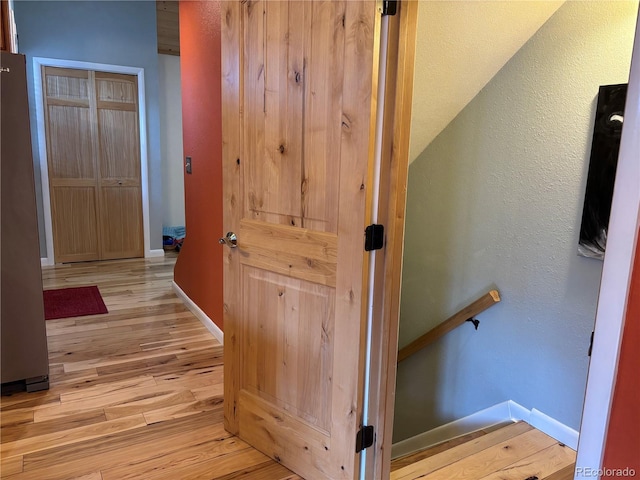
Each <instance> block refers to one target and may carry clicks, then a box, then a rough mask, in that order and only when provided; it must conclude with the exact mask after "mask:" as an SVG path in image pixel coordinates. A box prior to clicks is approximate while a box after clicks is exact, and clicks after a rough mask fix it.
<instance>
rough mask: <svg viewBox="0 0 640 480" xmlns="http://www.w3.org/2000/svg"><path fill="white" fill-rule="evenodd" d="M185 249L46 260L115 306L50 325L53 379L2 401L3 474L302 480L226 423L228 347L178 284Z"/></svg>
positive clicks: (62, 282) (51, 271)
mask: <svg viewBox="0 0 640 480" xmlns="http://www.w3.org/2000/svg"><path fill="white" fill-rule="evenodd" d="M175 258H176V257H175V255H173V256H167V257H165V258H159V259H148V260H120V261H110V262H95V263H79V264H72V265H71V264H70V265H63V266H57V267H53V268H47V267H45V268H43V282H44V288H45V289H48V288H63V287H70V286H81V285H98V287H99V289H100V292H101V294H102V296H103V298H104V301H105V304H106V306H107V308H108V310H109V313H108V314H106V315H94V316H87V317H78V318H71V319H59V320H48V321H47V322H46V326H47V337H48V343H49V362H50V381H51V388H50V389H49V390H48V391H45V392H37V393H17V394H14V395H12V396H3V397H2V398H1V400H0V422H1V431H0V436H1V442H0V456H1V465H0V477H1V478H3V479H5V478H6V479H11V480H23V479H30V480H58V479H59V480H63V479H64V480H72V479H77V480H80V479H82V480H116V479H117V480H123V479H145V480H156V479H158V480H159V479H176V480H183V479H192V478H193V479H196V478H198V479H218V480H231V479H245V478H246V479H256V480H259V479H264V480H272V479H273V480H294V479H300V477H298V476H297V475H294V474H292V473H291V472H290V471H288V470H287V469H286V468H284V467H282V466H281V465H279V464H278V463H276V462H273V461H272V460H270V459H269V458H267V457H266V456H265V455H263V454H261V453H260V452H258V451H256V450H255V449H253V448H251V447H250V446H249V445H247V444H246V443H244V442H242V441H241V440H239V439H237V438H235V437H233V436H231V435H229V434H228V433H227V432H225V430H224V428H223V426H222V421H223V410H222V391H223V388H222V382H223V372H222V368H223V365H222V346H221V345H220V344H219V343H218V342H217V340H215V338H213V337H212V336H211V334H210V333H209V332H208V331H207V330H206V329H205V328H204V327H203V325H202V324H201V323H200V321H199V320H197V319H196V318H195V317H194V316H193V315H192V314H191V312H189V311H188V310H187V309H186V308H185V306H184V305H183V304H182V302H181V301H180V300H179V299H178V298H177V297H176V295H175V294H174V293H173V291H172V289H171V281H172V279H173V265H174V263H175Z"/></svg>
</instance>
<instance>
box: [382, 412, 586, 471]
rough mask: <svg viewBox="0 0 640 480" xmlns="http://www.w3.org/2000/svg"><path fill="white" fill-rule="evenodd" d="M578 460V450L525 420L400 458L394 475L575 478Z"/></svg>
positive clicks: (393, 467) (395, 462)
mask: <svg viewBox="0 0 640 480" xmlns="http://www.w3.org/2000/svg"><path fill="white" fill-rule="evenodd" d="M575 460H576V452H575V451H574V450H572V449H570V448H569V447H567V446H565V445H562V444H561V443H559V442H558V441H557V440H555V439H553V438H551V437H549V436H548V435H545V434H544V433H542V432H540V431H539V430H536V429H535V428H533V427H531V426H530V425H528V424H527V423H524V422H519V423H513V424H510V425H507V426H504V427H502V428H499V429H497V430H485V431H478V432H475V433H473V434H470V435H467V436H465V437H461V438H458V439H454V440H451V441H449V442H445V443H443V444H441V445H437V446H435V447H432V448H430V449H427V450H424V451H421V452H418V453H415V454H412V455H408V456H406V457H402V458H399V459H396V460H394V461H393V462H392V463H391V480H415V479H421V480H480V479H482V480H533V479H536V480H572V479H573V471H574V468H575Z"/></svg>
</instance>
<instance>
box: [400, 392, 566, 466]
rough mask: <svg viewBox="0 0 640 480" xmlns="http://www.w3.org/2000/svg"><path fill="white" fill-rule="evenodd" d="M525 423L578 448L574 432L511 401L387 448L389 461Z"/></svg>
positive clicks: (536, 411) (546, 416) (539, 413)
mask: <svg viewBox="0 0 640 480" xmlns="http://www.w3.org/2000/svg"><path fill="white" fill-rule="evenodd" d="M521 420H522V421H525V422H527V423H529V424H530V425H532V426H533V427H535V428H537V429H538V430H540V431H541V432H544V433H546V434H547V435H549V436H550V437H553V438H555V439H556V440H558V441H559V442H561V443H564V444H565V445H567V446H568V447H570V448H573V449H574V450H575V449H576V448H577V447H578V432H576V431H575V430H573V429H572V428H569V427H567V426H566V425H564V424H562V423H560V422H559V421H557V420H556V419H554V418H551V417H549V416H548V415H545V414H544V413H542V412H540V411H539V410H536V409H535V408H534V409H533V410H527V409H526V408H524V407H523V406H522V405H519V404H517V403H516V402H514V401H513V400H507V401H506V402H502V403H499V404H497V405H494V406H492V407H489V408H486V409H484V410H481V411H479V412H476V413H473V414H471V415H468V416H466V417H464V418H461V419H459V420H455V421H453V422H450V423H447V424H445V425H442V426H440V427H436V428H434V429H433V430H429V431H428V432H424V433H421V434H419V435H416V436H415V437H411V438H407V439H405V440H402V441H400V442H397V443H394V444H393V445H392V446H391V458H398V457H403V456H405V455H409V454H411V453H414V452H418V451H420V450H423V449H425V448H429V447H431V446H433V445H437V444H438V443H442V442H446V441H447V440H451V439H453V438H456V437H460V436H462V435H467V434H469V433H473V432H476V431H478V430H482V429H485V428H489V427H492V426H494V425H497V424H499V423H504V422H519V421H521Z"/></svg>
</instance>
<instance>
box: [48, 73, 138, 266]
mask: <svg viewBox="0 0 640 480" xmlns="http://www.w3.org/2000/svg"><path fill="white" fill-rule="evenodd" d="M43 79H44V80H43V82H44V86H43V87H44V102H45V124H46V136H47V165H48V173H49V192H50V201H51V212H52V227H53V245H54V257H55V261H56V262H74V261H87V260H103V259H109V258H130V257H141V256H143V254H144V251H143V230H142V198H141V184H140V146H139V134H138V113H137V112H138V103H137V98H138V95H137V79H136V77H135V76H131V75H113V74H107V73H101V72H93V71H87V70H77V69H63V68H55V67H44V72H43Z"/></svg>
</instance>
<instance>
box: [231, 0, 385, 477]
mask: <svg viewBox="0 0 640 480" xmlns="http://www.w3.org/2000/svg"><path fill="white" fill-rule="evenodd" d="M222 5H223V6H222V17H221V18H222V23H223V25H222V62H223V63H222V72H223V73H222V74H223V87H222V90H223V91H222V98H223V170H224V206H225V213H224V224H225V228H226V229H227V230H229V231H233V232H235V233H236V234H237V247H236V248H228V249H227V248H226V247H225V251H224V255H225V267H224V300H225V317H224V327H225V425H226V428H227V429H228V430H229V431H231V432H233V433H235V434H237V435H239V436H240V437H241V438H242V439H244V440H245V441H247V442H249V443H250V444H251V445H253V446H255V447H256V448H258V449H259V450H261V451H263V452H264V453H266V454H268V455H269V456H271V457H272V458H274V459H276V460H277V461H280V462H282V463H283V464H284V465H285V466H287V467H289V468H291V469H292V470H294V471H295V472H297V473H299V474H300V475H302V476H303V477H304V478H306V479H337V478H341V479H342V478H354V477H355V475H357V472H358V465H357V462H358V459H359V455H357V454H356V446H355V445H356V432H357V430H358V428H359V427H360V423H361V420H362V419H361V414H362V402H363V399H362V383H363V361H364V354H363V348H364V346H363V344H364V341H363V334H364V327H363V325H364V318H365V305H366V296H367V292H366V285H364V282H363V278H365V277H364V276H365V273H366V272H365V270H366V262H365V261H364V260H365V252H364V248H363V247H364V229H365V213H366V211H367V208H368V203H370V197H371V195H370V189H369V188H368V185H369V177H368V170H369V161H370V157H371V155H370V152H372V125H373V124H372V121H373V120H374V119H373V116H374V115H373V112H375V101H374V98H373V95H372V92H374V91H375V87H374V82H373V80H372V79H373V78H374V73H375V69H374V64H375V65H377V54H378V48H377V47H376V46H375V39H376V38H378V37H377V33H376V32H378V30H379V20H378V19H379V16H378V14H377V13H376V8H375V3H374V2H373V1H358V2H353V1H334V2H321V1H298V2H295V1H292V2H287V1H281V2H272V1H248V2H246V1H230V2H223V4H222Z"/></svg>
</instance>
